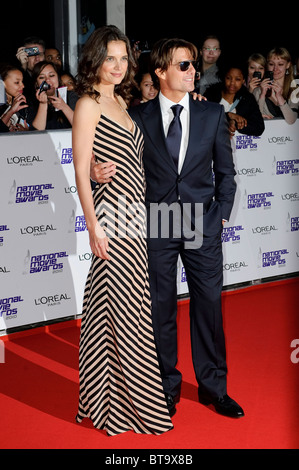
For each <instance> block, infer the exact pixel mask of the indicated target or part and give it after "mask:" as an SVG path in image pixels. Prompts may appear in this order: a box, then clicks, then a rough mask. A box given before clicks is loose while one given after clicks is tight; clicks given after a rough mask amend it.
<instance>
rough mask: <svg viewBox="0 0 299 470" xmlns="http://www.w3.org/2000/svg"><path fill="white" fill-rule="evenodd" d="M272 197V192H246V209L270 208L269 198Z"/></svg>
mask: <svg viewBox="0 0 299 470" xmlns="http://www.w3.org/2000/svg"><path fill="white" fill-rule="evenodd" d="M273 197H274V194H273V193H272V192H265V193H254V194H248V195H247V197H246V199H247V209H257V208H260V207H263V208H264V209H270V208H271V198H273Z"/></svg>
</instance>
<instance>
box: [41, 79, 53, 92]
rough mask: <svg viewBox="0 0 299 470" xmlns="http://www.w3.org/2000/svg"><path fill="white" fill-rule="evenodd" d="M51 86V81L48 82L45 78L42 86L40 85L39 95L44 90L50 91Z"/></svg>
mask: <svg viewBox="0 0 299 470" xmlns="http://www.w3.org/2000/svg"><path fill="white" fill-rule="evenodd" d="M50 88H51V85H49V83H47V82H46V80H44V81H43V82H42V84H41V86H40V87H39V95H40V94H41V93H42V92H43V91H48V90H50Z"/></svg>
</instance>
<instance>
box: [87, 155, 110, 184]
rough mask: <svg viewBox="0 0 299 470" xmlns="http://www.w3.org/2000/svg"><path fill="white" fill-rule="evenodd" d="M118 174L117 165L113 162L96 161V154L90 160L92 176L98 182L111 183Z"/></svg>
mask: <svg viewBox="0 0 299 470" xmlns="http://www.w3.org/2000/svg"><path fill="white" fill-rule="evenodd" d="M115 174H116V165H115V164H114V163H112V162H103V163H96V161H95V158H94V155H92V157H91V162H90V178H91V179H92V180H93V181H96V182H97V183H100V184H104V183H111V181H112V178H113V176H114V175H115Z"/></svg>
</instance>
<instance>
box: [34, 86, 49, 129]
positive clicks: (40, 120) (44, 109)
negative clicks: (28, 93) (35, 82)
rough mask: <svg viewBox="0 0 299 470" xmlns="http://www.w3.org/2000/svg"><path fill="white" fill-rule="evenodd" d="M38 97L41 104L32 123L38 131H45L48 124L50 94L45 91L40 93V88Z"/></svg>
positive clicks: (37, 93)
mask: <svg viewBox="0 0 299 470" xmlns="http://www.w3.org/2000/svg"><path fill="white" fill-rule="evenodd" d="M36 98H37V100H38V101H39V105H38V109H37V113H36V115H35V118H34V119H33V121H32V125H33V127H34V128H35V129H37V130H38V131H44V130H45V129H46V126H47V115H48V95H47V93H46V92H45V91H43V92H42V93H39V90H37V92H36Z"/></svg>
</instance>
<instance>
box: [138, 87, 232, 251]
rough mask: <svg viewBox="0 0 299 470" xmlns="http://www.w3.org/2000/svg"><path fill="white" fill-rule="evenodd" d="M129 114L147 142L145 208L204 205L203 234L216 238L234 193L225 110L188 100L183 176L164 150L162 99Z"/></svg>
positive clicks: (150, 102)
mask: <svg viewBox="0 0 299 470" xmlns="http://www.w3.org/2000/svg"><path fill="white" fill-rule="evenodd" d="M129 112H130V115H131V117H132V119H133V120H134V121H135V122H136V123H137V125H138V126H139V128H140V129H141V131H142V133H143V136H144V141H145V146H144V154H143V161H144V167H145V176H146V205H147V207H148V206H149V205H150V204H151V203H159V204H160V203H162V202H166V203H167V204H171V203H173V202H177V201H178V198H179V199H180V201H181V203H183V204H184V203H204V213H205V215H204V234H206V235H215V234H216V233H217V232H219V230H220V227H221V221H222V219H226V220H228V219H229V216H230V213H231V210H232V207H233V202H234V195H235V191H236V184H235V181H234V175H235V174H236V173H235V170H234V164H233V158H232V151H231V144H230V138H229V133H228V125H227V121H226V118H225V115H224V111H223V107H222V106H220V105H219V104H216V103H209V102H206V101H198V100H196V101H195V100H193V98H192V97H191V96H190V132H189V144H188V149H187V152H186V156H185V161H184V165H183V168H182V170H181V173H180V174H178V172H177V169H176V167H175V165H174V162H173V160H172V158H171V157H170V155H169V153H168V151H167V148H166V143H165V136H164V130H163V124H162V115H161V110H160V104H159V98H158V97H157V98H155V99H154V100H151V101H148V102H147V103H144V104H141V105H139V106H136V107H134V108H132V109H130V110H129ZM150 243H155V242H154V241H151V242H150ZM149 246H150V245H149Z"/></svg>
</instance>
